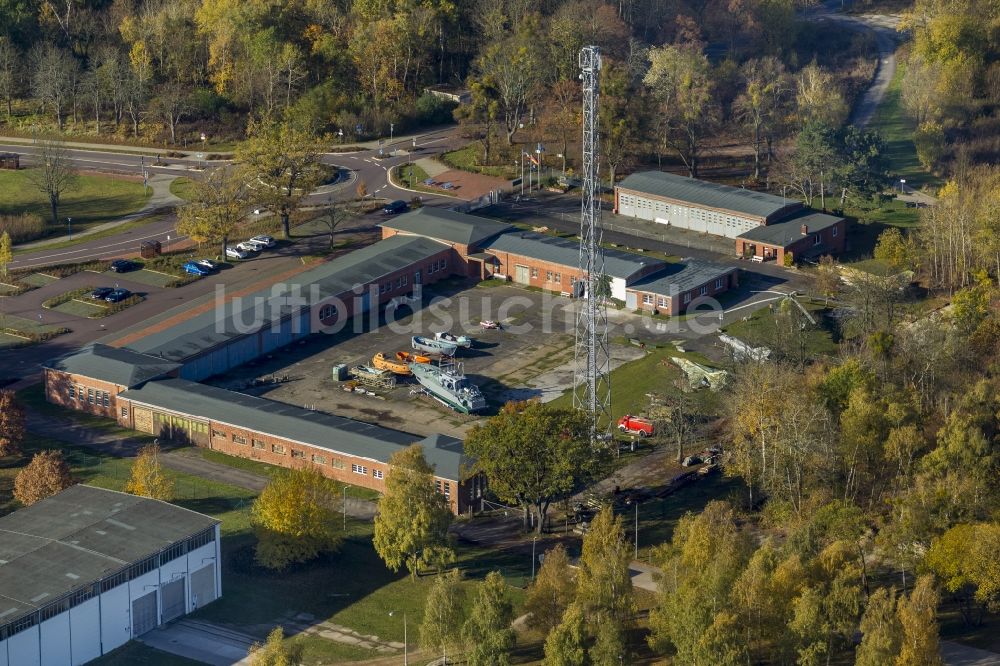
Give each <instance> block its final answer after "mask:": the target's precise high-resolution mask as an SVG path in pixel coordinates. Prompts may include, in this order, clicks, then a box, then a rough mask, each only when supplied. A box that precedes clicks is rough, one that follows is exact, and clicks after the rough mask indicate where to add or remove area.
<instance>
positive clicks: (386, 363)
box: [372, 352, 413, 375]
mask: <svg viewBox="0 0 1000 666" xmlns="http://www.w3.org/2000/svg"><path fill="white" fill-rule="evenodd" d="M372 365H373V366H375V368H376V369H378V370H388V371H389V372H392V373H394V374H397V375H412V374H413V373H412V372H410V366H409V364H408V363H406V362H404V361H397V360H395V359H391V358H389V357H387V356H386V355H385V354H383V353H382V352H379V353H377V354H375V356H372Z"/></svg>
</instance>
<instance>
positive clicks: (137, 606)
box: [132, 590, 159, 638]
mask: <svg viewBox="0 0 1000 666" xmlns="http://www.w3.org/2000/svg"><path fill="white" fill-rule="evenodd" d="M158 619H159V618H158V614H157V608H156V590H153V591H152V592H150V593H149V594H144V595H142V596H141V597H139V598H138V599H136V600H135V601H133V602H132V638H136V637H138V636H142V635H143V634H144V633H146V632H147V631H150V630H151V629H155V628H156V625H157V624H159V622H158Z"/></svg>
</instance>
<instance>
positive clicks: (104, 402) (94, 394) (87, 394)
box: [69, 384, 111, 407]
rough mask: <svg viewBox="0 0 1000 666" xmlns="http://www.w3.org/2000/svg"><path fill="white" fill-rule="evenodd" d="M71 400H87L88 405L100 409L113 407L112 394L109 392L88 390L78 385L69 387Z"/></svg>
mask: <svg viewBox="0 0 1000 666" xmlns="http://www.w3.org/2000/svg"><path fill="white" fill-rule="evenodd" d="M69 399H70V400H77V401H80V402H83V401H84V400H86V402H87V404H88V405H97V406H98V407H110V406H111V394H110V393H108V392H107V391H100V390H97V389H92V388H86V387H84V386H80V385H78V384H70V385H69Z"/></svg>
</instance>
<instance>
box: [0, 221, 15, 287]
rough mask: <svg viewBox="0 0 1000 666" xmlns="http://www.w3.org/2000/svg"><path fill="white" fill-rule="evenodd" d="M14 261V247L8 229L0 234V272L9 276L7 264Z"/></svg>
mask: <svg viewBox="0 0 1000 666" xmlns="http://www.w3.org/2000/svg"><path fill="white" fill-rule="evenodd" d="M12 261H14V247H13V243H11V241H10V234H9V233H7V232H6V231H4V232H3V234H0V274H2V275H3V276H4V277H7V266H9V265H10V262H12Z"/></svg>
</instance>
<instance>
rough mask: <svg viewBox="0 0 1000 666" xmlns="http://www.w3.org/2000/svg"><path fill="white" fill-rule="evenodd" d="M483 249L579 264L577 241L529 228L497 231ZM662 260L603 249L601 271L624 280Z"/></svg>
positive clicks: (554, 262)
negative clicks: (540, 232) (506, 231)
mask: <svg viewBox="0 0 1000 666" xmlns="http://www.w3.org/2000/svg"><path fill="white" fill-rule="evenodd" d="M483 248H484V249H487V250H493V251H494V252H509V253H511V254H517V255H521V256H523V257H530V258H532V259H538V260H539V261H548V262H551V263H553V264H560V265H562V266H566V267H568V268H570V269H571V270H574V271H576V270H577V267H578V266H579V265H580V243H579V242H578V241H573V240H569V239H567V238H558V237H556V236H546V235H544V234H537V233H535V232H533V231H513V232H510V233H506V234H501V235H500V236H497V237H496V238H494V239H493V240H490V241H487V242H486V243H485V244H484V245H483ZM663 263H664V262H662V261H660V260H659V259H651V258H649V257H644V256H642V255H639V254H633V253H631V252H622V251H621V250H612V249H605V250H604V272H605V273H606V274H607V275H610V276H612V277H616V278H621V279H624V280H628V279H629V278H631V277H632V276H633V275H635V274H636V273H638V272H639V271H641V270H643V269H645V268H648V267H649V266H651V265H654V264H663Z"/></svg>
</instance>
